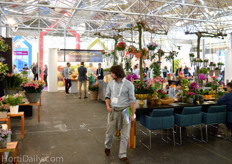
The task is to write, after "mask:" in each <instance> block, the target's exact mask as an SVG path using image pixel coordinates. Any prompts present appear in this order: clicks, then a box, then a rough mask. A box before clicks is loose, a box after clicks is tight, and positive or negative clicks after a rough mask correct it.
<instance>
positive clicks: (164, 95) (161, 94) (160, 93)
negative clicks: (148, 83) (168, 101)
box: [157, 89, 168, 99]
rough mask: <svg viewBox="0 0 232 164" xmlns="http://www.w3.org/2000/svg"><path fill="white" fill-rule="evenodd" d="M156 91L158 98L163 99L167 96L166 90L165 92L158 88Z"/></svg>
mask: <svg viewBox="0 0 232 164" xmlns="http://www.w3.org/2000/svg"><path fill="white" fill-rule="evenodd" d="M157 93H158V97H159V98H160V99H164V98H167V97H168V95H167V92H165V91H164V90H162V89H159V90H158V91H157Z"/></svg>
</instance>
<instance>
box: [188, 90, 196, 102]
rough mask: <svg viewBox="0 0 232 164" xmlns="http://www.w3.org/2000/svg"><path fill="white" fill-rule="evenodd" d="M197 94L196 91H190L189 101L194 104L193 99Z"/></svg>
mask: <svg viewBox="0 0 232 164" xmlns="http://www.w3.org/2000/svg"><path fill="white" fill-rule="evenodd" d="M195 95H196V94H195V93H194V92H188V102H189V103H190V104H193V100H194V97H195Z"/></svg>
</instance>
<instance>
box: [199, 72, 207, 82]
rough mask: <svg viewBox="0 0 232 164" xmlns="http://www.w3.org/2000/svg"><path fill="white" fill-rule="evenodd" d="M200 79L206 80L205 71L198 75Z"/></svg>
mask: <svg viewBox="0 0 232 164" xmlns="http://www.w3.org/2000/svg"><path fill="white" fill-rule="evenodd" d="M198 79H199V80H201V81H203V80H206V78H205V75H204V74H203V73H201V74H200V75H199V76H198Z"/></svg>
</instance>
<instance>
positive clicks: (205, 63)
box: [203, 59, 209, 67]
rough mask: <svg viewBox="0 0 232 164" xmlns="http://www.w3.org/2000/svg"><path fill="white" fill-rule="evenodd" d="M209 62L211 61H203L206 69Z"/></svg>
mask: <svg viewBox="0 0 232 164" xmlns="http://www.w3.org/2000/svg"><path fill="white" fill-rule="evenodd" d="M208 62H209V59H204V60H203V65H204V67H208Z"/></svg>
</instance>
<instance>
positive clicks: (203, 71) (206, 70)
mask: <svg viewBox="0 0 232 164" xmlns="http://www.w3.org/2000/svg"><path fill="white" fill-rule="evenodd" d="M208 71H209V70H208V69H207V68H206V67H202V68H201V69H200V73H203V74H207V73H208Z"/></svg>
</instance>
